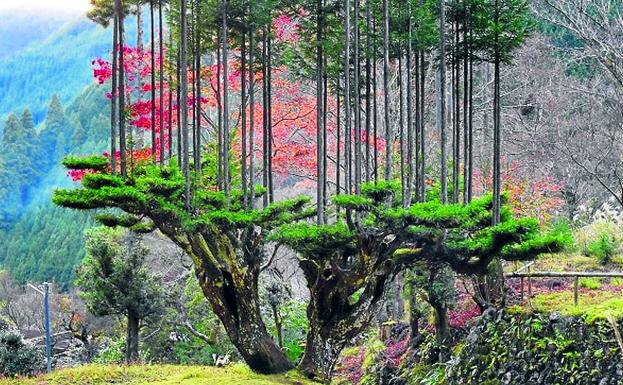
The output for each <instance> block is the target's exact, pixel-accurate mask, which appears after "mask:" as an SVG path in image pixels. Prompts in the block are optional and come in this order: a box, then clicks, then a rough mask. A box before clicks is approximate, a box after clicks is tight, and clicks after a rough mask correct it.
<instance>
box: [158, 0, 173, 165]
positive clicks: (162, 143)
mask: <svg viewBox="0 0 623 385" xmlns="http://www.w3.org/2000/svg"><path fill="white" fill-rule="evenodd" d="M162 24H163V23H162V0H158V37H159V39H158V40H159V41H160V44H159V45H158V47H159V49H160V57H159V58H158V67H159V75H160V76H159V80H160V90H159V95H160V165H161V166H164V154H165V151H166V150H165V137H164V130H165V127H164V126H165V124H164V62H163V60H164V34H163V31H162ZM170 140H171V138H169V141H170Z"/></svg>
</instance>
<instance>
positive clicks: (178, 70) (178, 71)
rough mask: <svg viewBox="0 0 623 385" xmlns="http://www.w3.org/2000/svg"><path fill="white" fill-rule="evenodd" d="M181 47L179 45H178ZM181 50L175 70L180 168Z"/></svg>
mask: <svg viewBox="0 0 623 385" xmlns="http://www.w3.org/2000/svg"><path fill="white" fill-rule="evenodd" d="M178 48H179V47H178ZM180 51H181V50H180V49H178V51H177V68H176V70H175V76H176V77H177V84H176V85H175V103H176V104H177V108H176V112H175V115H176V118H177V164H178V167H179V168H180V170H181V169H182V153H183V152H182V113H181V100H182V99H181V83H182V75H181V74H182V69H181V67H180V63H181V61H180V58H181V52H180Z"/></svg>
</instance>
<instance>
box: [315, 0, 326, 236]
mask: <svg viewBox="0 0 623 385" xmlns="http://www.w3.org/2000/svg"><path fill="white" fill-rule="evenodd" d="M322 12H323V10H322V0H316V175H317V177H316V205H317V207H318V212H317V216H316V222H318V224H319V225H321V224H323V223H324V204H325V201H324V187H325V186H324V183H323V179H324V176H323V173H324V161H325V152H324V137H323V128H324V116H323V115H324V111H323V107H324V97H323V95H324V92H323V89H324V82H323V77H322V72H323V69H322V66H323V63H324V61H323V52H322V28H323V25H322V24H323V14H322Z"/></svg>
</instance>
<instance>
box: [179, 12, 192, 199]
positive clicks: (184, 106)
mask: <svg viewBox="0 0 623 385" xmlns="http://www.w3.org/2000/svg"><path fill="white" fill-rule="evenodd" d="M180 4H181V6H180V12H181V42H180V46H181V53H180V71H181V86H180V101H179V104H180V107H181V108H180V115H181V125H182V155H181V156H182V170H183V173H184V180H185V193H184V203H185V207H186V210H190V165H189V154H188V76H187V68H188V58H187V42H188V39H187V37H188V26H187V17H186V0H181V1H180Z"/></svg>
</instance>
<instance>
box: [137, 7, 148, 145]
mask: <svg viewBox="0 0 623 385" xmlns="http://www.w3.org/2000/svg"><path fill="white" fill-rule="evenodd" d="M144 40H145V20H144V19H143V4H141V2H137V3H136V48H137V49H138V50H139V51H143V49H144V48H145V43H144ZM141 66H142V64H141ZM138 86H139V89H142V88H143V86H144V84H143V79H142V78H141V77H140V76H139V78H138ZM141 99H142V98H141V95H140V93H139V95H138V101H139V102H140V101H141ZM148 135H149V133H148V132H147V131H143V135H142V143H139V147H144V146H145V144H146V143H147V136H148Z"/></svg>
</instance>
